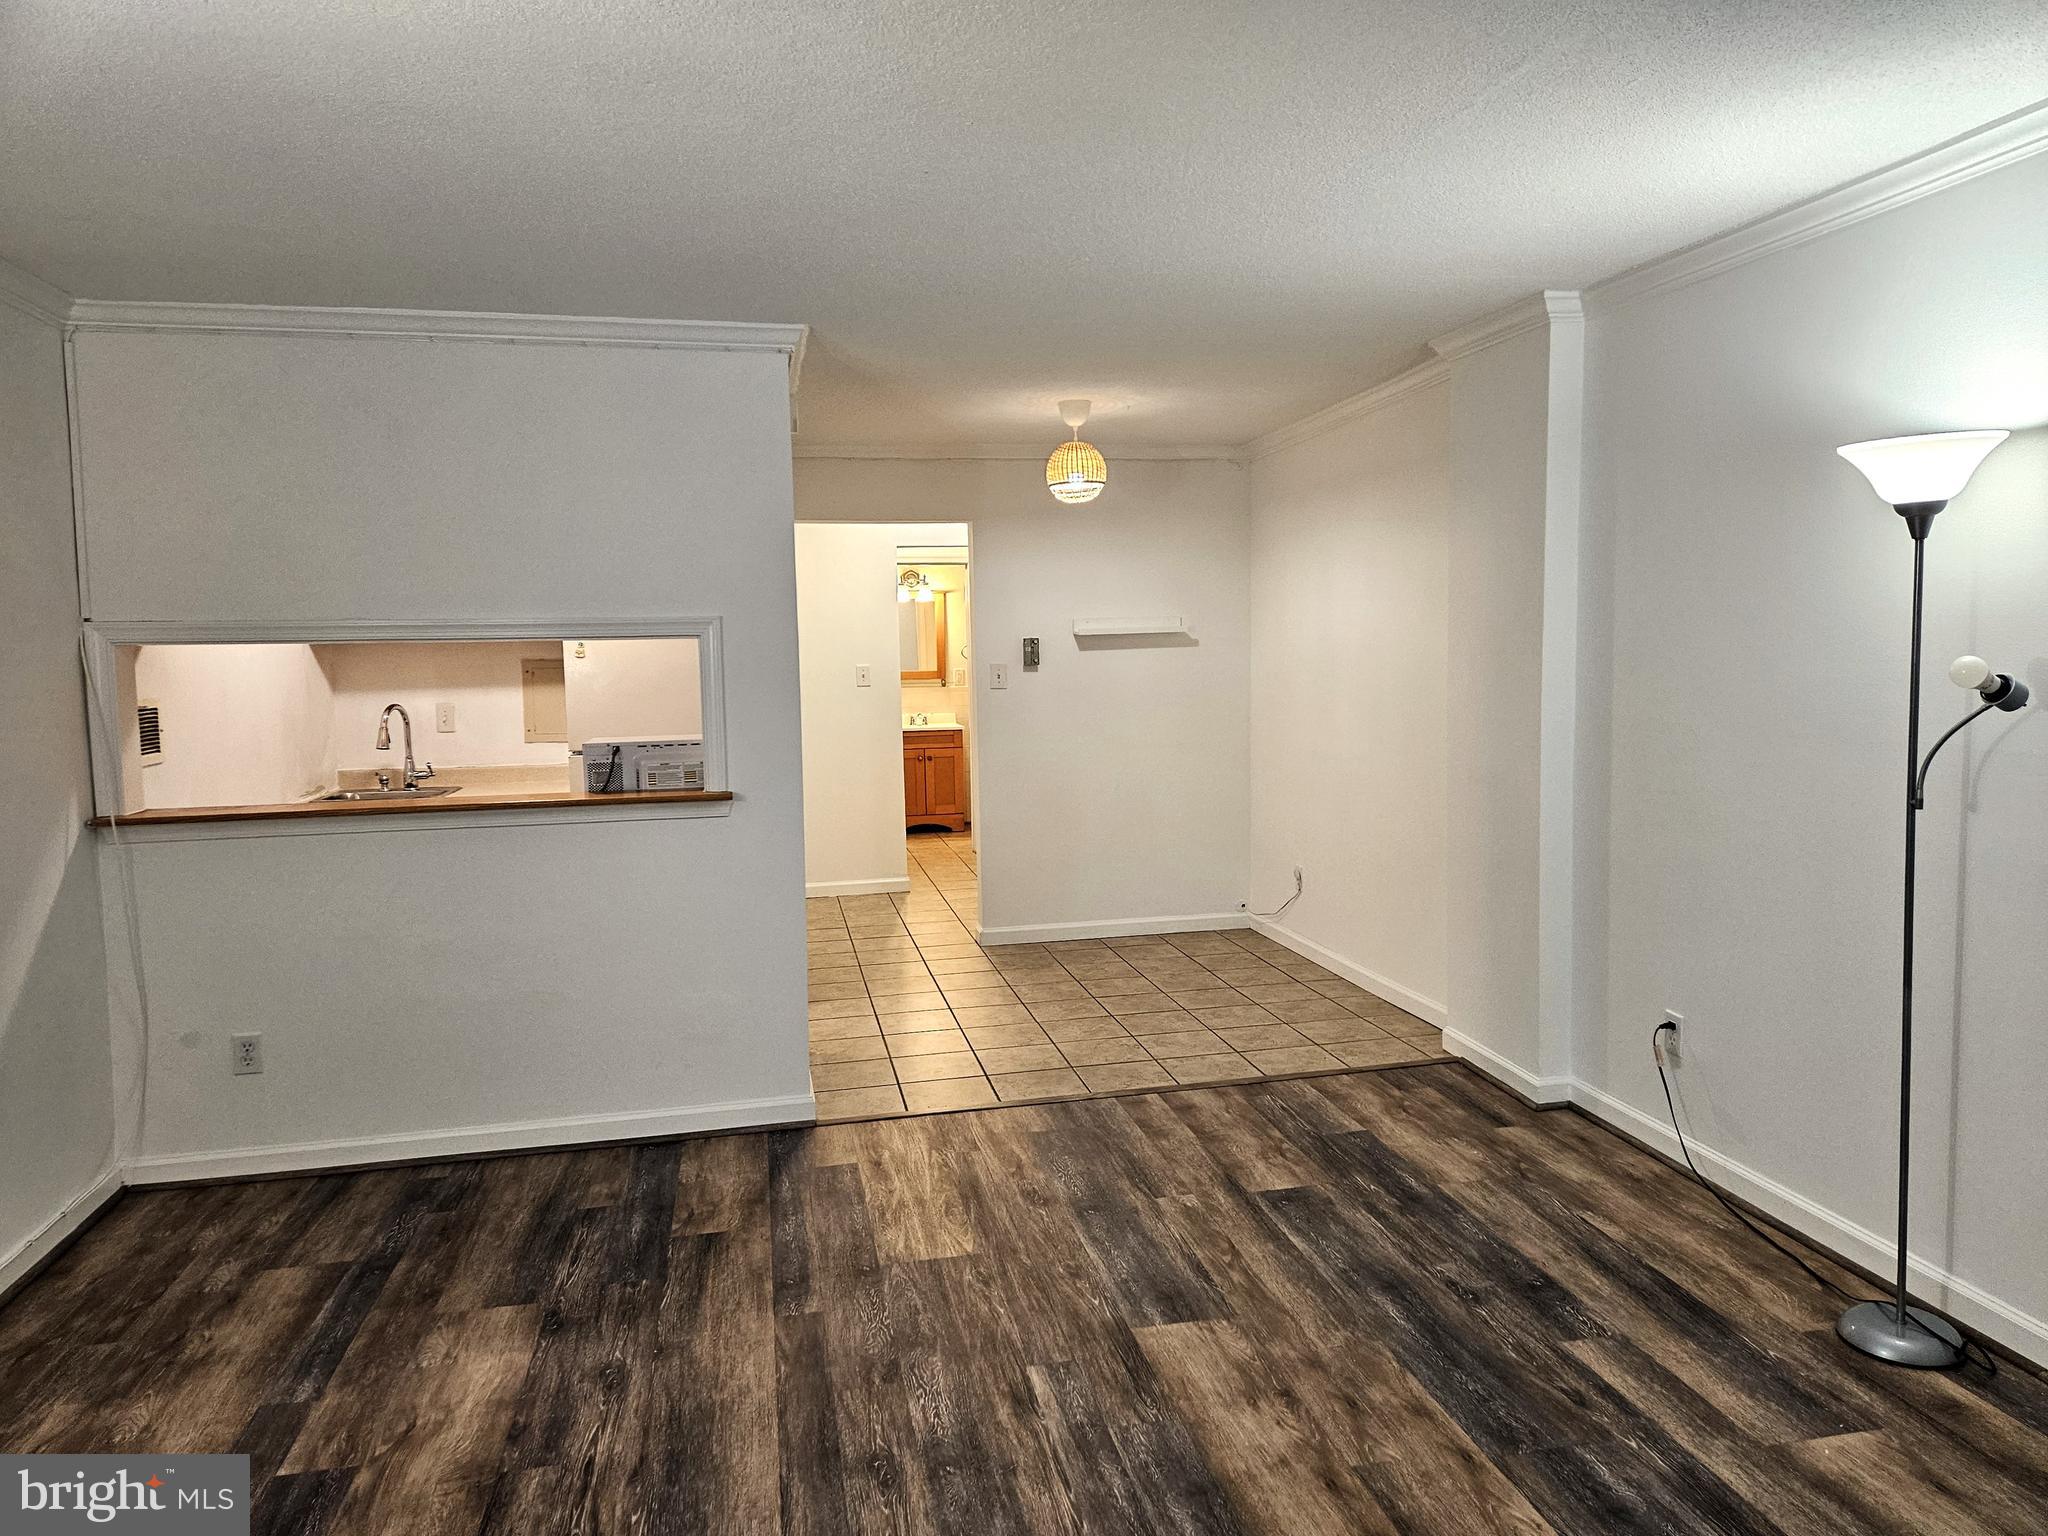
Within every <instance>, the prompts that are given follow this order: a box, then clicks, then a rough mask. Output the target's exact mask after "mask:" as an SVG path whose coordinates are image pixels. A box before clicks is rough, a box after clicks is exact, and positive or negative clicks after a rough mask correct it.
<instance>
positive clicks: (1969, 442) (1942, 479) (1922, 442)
mask: <svg viewBox="0 0 2048 1536" xmlns="http://www.w3.org/2000/svg"><path fill="white" fill-rule="evenodd" d="M2011 435H2012V434H2011V433H2009V432H1996V431H1993V432H1923V433H1921V434H1920V435H1919V436H1918V437H1880V438H1877V439H1875V440H1873V441H1871V442H1867V443H1849V444H1846V445H1845V446H1843V447H1840V448H1837V449H1836V450H1835V452H1837V453H1839V454H1840V455H1841V456H1842V457H1843V458H1845V459H1847V460H1848V461H1849V462H1850V463H1851V464H1854V465H1855V466H1856V467H1857V468H1858V469H1860V470H1862V471H1863V478H1864V479H1866V480H1868V481H1869V482H1870V488H1871V489H1872V490H1874V491H1876V492H1877V494H1878V495H1879V496H1881V497H1883V498H1884V499H1885V501H1886V502H1887V503H1889V504H1890V505H1892V506H1894V507H1907V506H1914V505H1917V504H1920V503H1923V502H1930V501H1951V500H1953V499H1954V498H1955V497H1957V496H1959V495H1961V494H1962V490H1963V487H1964V486H1966V485H1968V484H1969V483H1970V476H1972V475H1974V474H1975V473H1976V472H1977V466H1978V465H1979V464H1982V463H1983V462H1984V456H1985V455H1986V454H1988V453H1989V452H1991V450H1992V449H1994V448H1996V447H1997V446H1998V445H1999V444H2000V443H2002V442H2004V441H2005V440H2006V439H2007V438H2008V437H2010V436H2011Z"/></svg>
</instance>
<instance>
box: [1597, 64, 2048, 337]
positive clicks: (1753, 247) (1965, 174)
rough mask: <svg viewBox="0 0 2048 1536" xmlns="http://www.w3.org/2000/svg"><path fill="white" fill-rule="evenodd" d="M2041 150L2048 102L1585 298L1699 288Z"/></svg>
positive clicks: (1611, 282)
mask: <svg viewBox="0 0 2048 1536" xmlns="http://www.w3.org/2000/svg"><path fill="white" fill-rule="evenodd" d="M2044 150H2048V102H2039V103H2036V104H2035V105H2033V106H2031V107H2026V108H2024V109H2022V110H2021V111H2018V112H2015V113H2013V114H2011V115H2010V116H2008V117H2002V118H2000V119H1998V121H1996V122H1994V123H1988V124H1986V125H1985V126H1984V127H1982V128H1977V129H1973V130H1972V131H1971V132H1969V133H1966V134H1963V135H1961V136H1960V137H1958V138H1954V139H1950V140H1949V141H1948V142H1947V143H1945V144H1940V145H1937V146H1936V147H1935V148H1933V149H1930V150H1928V151H1926V152H1925V153H1924V154H1919V155H1914V156H1912V157H1910V158H1909V159H1905V160H1901V161H1898V162H1897V163H1895V164H1893V165H1889V166H1887V167H1885V168H1884V169H1883V170H1881V171H1875V172H1873V173H1872V174H1870V175H1868V176H1863V177H1859V178H1858V179H1857V180H1855V181H1851V182H1847V183H1845V184H1844V185H1842V186H1839V187H1837V188H1835V189H1834V190H1833V191H1831V192H1823V193H1822V194H1821V195H1820V196H1819V197H1815V198H1810V199H1808V200H1807V201H1806V202H1803V203H1796V204H1794V205H1793V206H1792V207H1790V208H1783V209H1780V210H1779V211H1778V212H1776V213H1772V214H1766V215H1765V216H1764V217H1763V218H1761V219H1757V220H1755V221H1754V222H1752V223H1749V224H1744V225H1741V226H1740V227H1738V228H1736V229H1731V230H1729V231H1727V232H1726V233H1723V234H1719V235H1714V236H1711V237H1710V238H1708V239H1706V240H1702V241H1700V242H1699V243H1698V244H1695V245H1689V246H1687V247H1685V248H1684V249H1682V250H1678V251H1673V252H1671V253H1670V254H1669V255H1665V256H1659V257H1656V258H1655V259H1653V260H1651V261H1646V262H1644V263H1642V264H1641V265H1640V266H1636V267H1631V268H1629V269H1628V270H1627V271H1625V272H1621V273H1618V274H1617V275H1615V276H1613V277H1610V278H1607V279H1605V280H1604V281H1602V282H1600V283H1597V284H1595V285H1594V286H1593V287H1592V288H1590V289H1588V290H1587V292H1588V293H1589V294H1590V295H1591V296H1592V297H1593V298H1594V299H1595V300H1597V301H1598V302H1599V303H1600V304H1601V305H1602V306H1606V305H1613V304H1627V303H1630V302H1632V301H1633V300H1636V299H1641V298H1647V297H1648V296H1649V295H1651V294H1653V293H1663V292H1665V291H1667V290H1668V289H1672V288H1682V287H1685V286H1686V285H1687V284H1690V283H1697V282H1702V281H1704V280H1705V279H1707V278H1710V277H1713V276H1715V275H1717V274H1718V273H1722V272H1726V271H1727V270H1729V269H1730V268H1731V267H1739V266H1741V265H1743V264H1744V263H1745V262H1751V261H1756V260H1758V259H1759V258H1761V257H1764V256H1769V255H1771V254H1773V253H1774V252H1777V251H1783V250H1788V249H1790V248H1791V247H1793V246H1795V245H1804V244H1805V243H1806V242H1807V241H1809V240H1818V239H1819V238H1821V236H1823V235H1828V234H1832V233H1834V232H1835V231H1836V230H1838V229H1846V228H1848V227H1849V226H1850V225H1852V224H1859V223H1861V222H1862V221H1863V220H1865V219H1868V218H1874V217H1876V216H1877V215H1878V214H1881V213H1888V212H1890V211H1891V210H1892V209H1894V208H1900V207H1904V206H1905V205H1906V204H1907V203H1911V202H1916V201H1918V200H1919V199H1920V198H1923V197H1928V196H1931V195H1932V194H1934V193H1936V192H1942V191H1946V190H1947V189H1948V188H1950V187H1953V186H1958V185H1960V184H1961V183H1963V182H1966V181H1970V180H1973V179H1974V178H1976V177H1978V176H1982V175H1985V174H1987V173H1988V172H1991V171H1996V170H2000V169H2002V168H2004V167H2005V166H2008V165H2012V164H2015V163H2017V162H2018V161H2021V160H2025V159H2027V158H2029V157H2030V156H2033V155H2038V154H2040V153H2041V152H2042V151H2044Z"/></svg>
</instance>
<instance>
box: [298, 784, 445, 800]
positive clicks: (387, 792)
mask: <svg viewBox="0 0 2048 1536" xmlns="http://www.w3.org/2000/svg"><path fill="white" fill-rule="evenodd" d="M460 788H462V786H461V785H460V784H437V785H435V786H434V787H433V788H432V789H337V790H336V791H335V792H334V793H333V794H331V795H322V796H321V797H320V798H321V800H322V801H323V802H324V801H328V800H431V799H432V798H433V797H434V796H436V795H452V794H454V793H455V791H457V790H458V789H460Z"/></svg>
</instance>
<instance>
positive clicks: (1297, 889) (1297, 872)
mask: <svg viewBox="0 0 2048 1536" xmlns="http://www.w3.org/2000/svg"><path fill="white" fill-rule="evenodd" d="M1294 894H1295V895H1297V896H1299V895H1300V894H1301V866H1300V865H1299V864H1297V865H1295V866H1294Z"/></svg>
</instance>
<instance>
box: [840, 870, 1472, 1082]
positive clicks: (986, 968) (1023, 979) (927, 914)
mask: <svg viewBox="0 0 2048 1536" xmlns="http://www.w3.org/2000/svg"><path fill="white" fill-rule="evenodd" d="M910 857H911V865H910V868H911V889H910V890H909V891H907V892H904V893H902V894H900V895H892V896H840V897H826V898H822V899H818V900H813V901H811V902H809V903H808V904H807V907H808V916H809V932H810V964H811V1082H812V1086H813V1088H814V1089H815V1090H816V1093H817V1098H818V1118H819V1119H820V1120H864V1119H871V1118H873V1117H875V1116H879V1115H901V1114H936V1113H940V1112H942V1111H946V1110H955V1109H975V1108H980V1107H984V1106H989V1105H994V1104H1014V1103H1020V1102H1026V1101H1032V1100H1043V1099H1078V1098H1090V1097H1093V1096H1096V1095H1099V1094H1115V1093H1131V1092H1138V1091H1142V1090H1145V1089H1152V1088H1172V1087H1176V1086H1182V1085H1187V1084H1194V1083H1235V1082H1248V1081H1251V1080H1253V1079H1256V1078H1262V1077H1300V1076H1307V1075H1312V1074H1315V1073H1322V1072H1348V1071H1356V1070H1359V1069H1362V1068H1378V1067H1390V1066H1405V1065H1409V1064H1411V1063H1415V1062H1421V1061H1432V1060H1437V1059H1440V1058H1442V1057H1443V1055H1444V1054H1445V1052H1444V1049H1443V1041H1442V1037H1441V1035H1440V1033H1439V1032H1438V1030H1437V1029H1436V1028H1435V1027H1434V1026H1433V1025H1431V1024H1429V1023H1427V1022H1425V1021H1424V1020H1422V1019H1418V1018H1416V1017H1415V1016H1414V1015H1413V1014H1410V1013H1406V1012H1404V1011H1403V1010H1401V1009H1400V1008H1397V1007H1395V1006H1394V1005H1393V1004H1392V1003H1390V1002H1388V1001H1386V1000H1385V999H1384V998H1381V997H1377V996H1375V995H1374V994H1373V993H1371V992H1367V991H1365V990H1364V989H1363V988H1360V987H1356V986H1353V985H1352V984H1351V983H1350V982H1347V981H1345V980H1343V979H1342V978H1341V977H1339V976H1337V975H1335V974H1333V973H1332V972H1330V971H1327V970H1324V969H1323V968H1322V967H1321V966H1319V965H1315V964H1313V963H1312V962H1310V961H1307V960H1304V959H1302V958H1301V957H1300V956H1299V955H1297V954H1295V953H1294V952H1293V951H1292V950H1290V949H1286V948H1284V947H1283V946H1281V945H1280V944H1277V943H1275V942H1274V941H1273V940H1271V939H1268V938H1266V937H1264V936H1263V935H1261V934H1257V933H1253V932H1250V931H1248V930H1243V929H1235V930H1227V931H1220V932H1210V933H1171V934H1144V935H1139V936H1136V937H1132V938H1122V939H1081V940H1075V941H1072V942H1068V943H1059V944H1009V945H1002V946H999V947H997V948H993V949H987V950H984V949H982V948H981V947H980V946H979V945H978V944H976V943H975V941H974V931H973V930H974V926H975V924H976V914H977V911H978V902H979V896H978V886H977V877H976V874H975V854H974V847H973V843H972V841H971V840H970V839H969V838H968V837H967V836H966V835H964V834H951V833H947V834H938V833H933V834H918V835H914V836H913V837H912V838H911V839H910Z"/></svg>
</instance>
